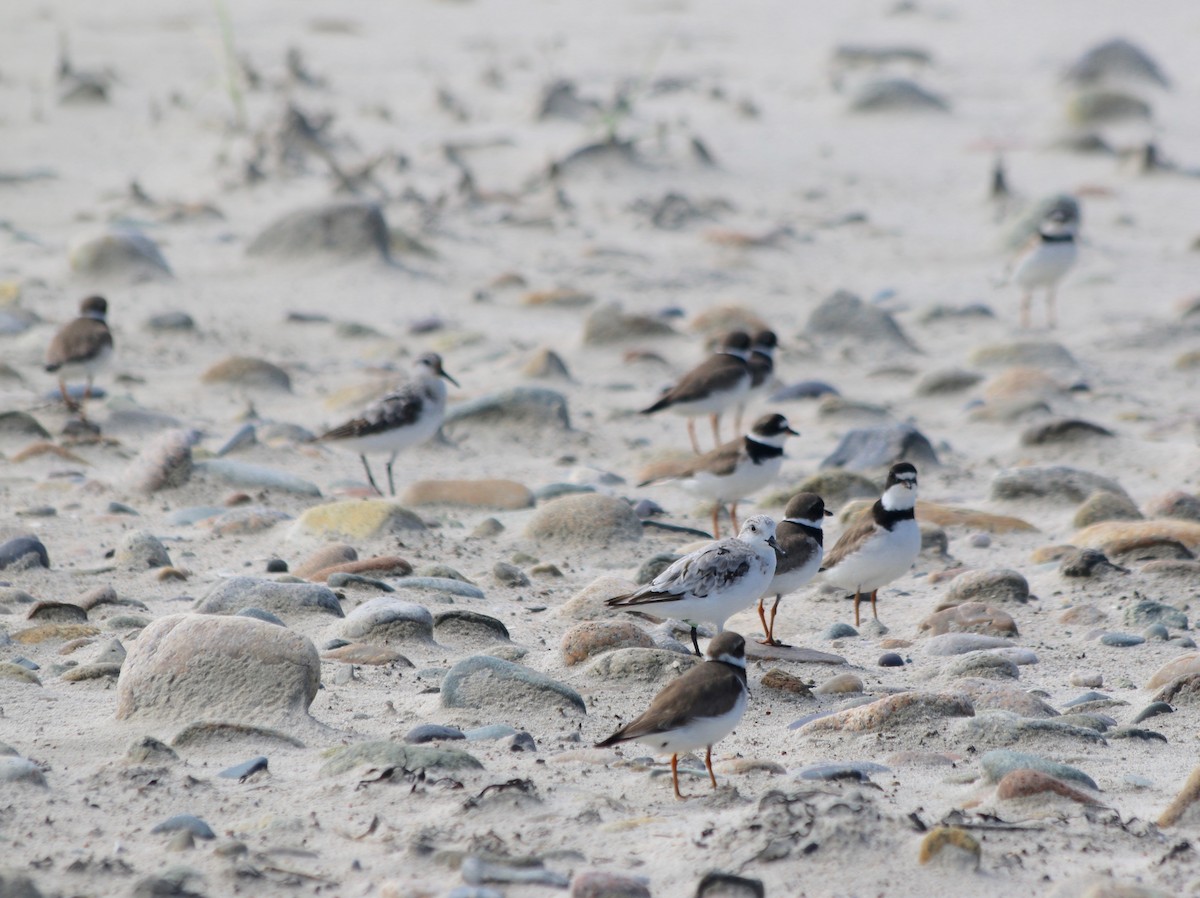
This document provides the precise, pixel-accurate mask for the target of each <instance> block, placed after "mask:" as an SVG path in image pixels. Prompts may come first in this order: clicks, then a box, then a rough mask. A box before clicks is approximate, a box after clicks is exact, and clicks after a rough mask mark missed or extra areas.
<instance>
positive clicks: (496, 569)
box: [492, 561, 529, 588]
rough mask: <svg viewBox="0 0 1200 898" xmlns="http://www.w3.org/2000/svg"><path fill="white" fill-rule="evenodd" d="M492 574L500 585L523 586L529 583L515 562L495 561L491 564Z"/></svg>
mask: <svg viewBox="0 0 1200 898" xmlns="http://www.w3.org/2000/svg"><path fill="white" fill-rule="evenodd" d="M492 576H493V577H495V578H496V581H497V582H498V583H500V584H501V585H502V586H512V587H517V588H520V587H523V586H528V585H529V577H527V576H526V575H525V572H524V571H523V570H521V569H520V568H519V567H517V566H516V565H515V564H509V563H508V562H507V561H497V562H496V563H495V564H494V565H493V566H492Z"/></svg>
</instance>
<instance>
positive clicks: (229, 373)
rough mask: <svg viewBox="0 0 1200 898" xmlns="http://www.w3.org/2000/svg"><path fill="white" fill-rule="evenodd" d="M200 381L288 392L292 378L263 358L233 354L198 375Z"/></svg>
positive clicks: (290, 388)
mask: <svg viewBox="0 0 1200 898" xmlns="http://www.w3.org/2000/svg"><path fill="white" fill-rule="evenodd" d="M200 381H201V383H206V384H231V385H233V386H236V387H242V388H252V389H257V390H280V391H282V392H288V393H290V392H291V390H292V379H291V377H290V376H288V373H287V372H286V371H284V370H283V369H282V368H280V367H279V366H278V365H276V364H274V363H272V362H268V361H266V360H265V359H256V358H252V357H250V356H241V355H235V356H230V357H229V358H226V359H222V360H221V361H219V362H217V363H216V364H215V365H212V366H211V367H209V368H208V370H206V371H205V372H204V373H203V374H201V375H200Z"/></svg>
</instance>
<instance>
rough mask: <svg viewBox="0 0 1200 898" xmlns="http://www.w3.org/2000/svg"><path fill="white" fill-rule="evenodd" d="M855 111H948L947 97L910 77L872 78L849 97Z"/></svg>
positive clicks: (851, 106) (851, 107)
mask: <svg viewBox="0 0 1200 898" xmlns="http://www.w3.org/2000/svg"><path fill="white" fill-rule="evenodd" d="M850 109H851V110H852V111H854V112H949V111H950V104H949V103H947V102H946V99H945V98H944V97H942V96H939V95H938V94H936V93H934V92H933V91H931V90H929V89H928V88H925V87H922V86H921V85H920V84H917V83H916V82H915V81H911V80H909V79H907V78H884V79H880V80H876V81H870V82H868V83H867V84H864V85H863V86H862V88H860V89H859V91H858V92H857V93H856V94H855V95H854V97H853V98H852V99H851V100H850Z"/></svg>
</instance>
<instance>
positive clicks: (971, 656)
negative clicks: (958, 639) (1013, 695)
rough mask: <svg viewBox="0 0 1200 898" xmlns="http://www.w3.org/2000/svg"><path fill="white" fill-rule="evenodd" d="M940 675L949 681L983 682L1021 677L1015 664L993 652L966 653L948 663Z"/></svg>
mask: <svg viewBox="0 0 1200 898" xmlns="http://www.w3.org/2000/svg"><path fill="white" fill-rule="evenodd" d="M942 673H943V674H944V675H945V676H946V677H947V678H948V679H950V680H957V679H960V678H963V677H973V678H979V679H985V680H1015V679H1017V678H1019V677H1020V676H1021V668H1020V667H1018V666H1017V664H1016V662H1014V661H1011V660H1009V659H1008V658H1005V657H1004V656H1002V655H998V654H996V653H995V652H989V651H986V650H979V651H974V652H966V653H965V654H962V655H959V656H957V657H956V658H954V660H952V661H950V662H948V663H947V664H946V666H945V667H943V668H942Z"/></svg>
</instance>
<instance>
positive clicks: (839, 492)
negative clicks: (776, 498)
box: [780, 468, 882, 511]
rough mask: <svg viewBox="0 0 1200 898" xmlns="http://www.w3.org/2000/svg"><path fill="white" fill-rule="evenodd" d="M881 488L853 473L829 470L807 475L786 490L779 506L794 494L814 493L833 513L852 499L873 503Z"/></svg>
mask: <svg viewBox="0 0 1200 898" xmlns="http://www.w3.org/2000/svg"><path fill="white" fill-rule="evenodd" d="M881 487H882V484H879V483H876V482H875V481H873V480H871V479H870V478H869V477H865V476H863V475H862V474H858V473H856V472H854V471H848V470H845V469H844V468H830V469H828V470H824V471H818V472H817V473H815V474H811V475H809V476H808V477H806V478H804V480H802V481H800V482H799V483H798V484H796V486H795V487H794V488H792V489H789V490H787V494H788V495H787V497H786V498H784V497H782V496H781V498H783V501H782V502H781V503H780V504H781V505H786V504H787V499H788V498H791V497H792V496H793V495H795V494H796V493H804V492H808V493H816V494H817V495H818V496H820V497H821V498H822V499H823V500H824V501H825V506H826V507H827V508H828V509H829V510H830V511H835V510H837V509H839V508H841V507H842V506H843V505H845V504H846V503H847V502H850V501H852V500H854V499H870V500H871V501H872V502H874V501H875V500H876V499H878V498H879V492H880V489H881Z"/></svg>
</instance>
